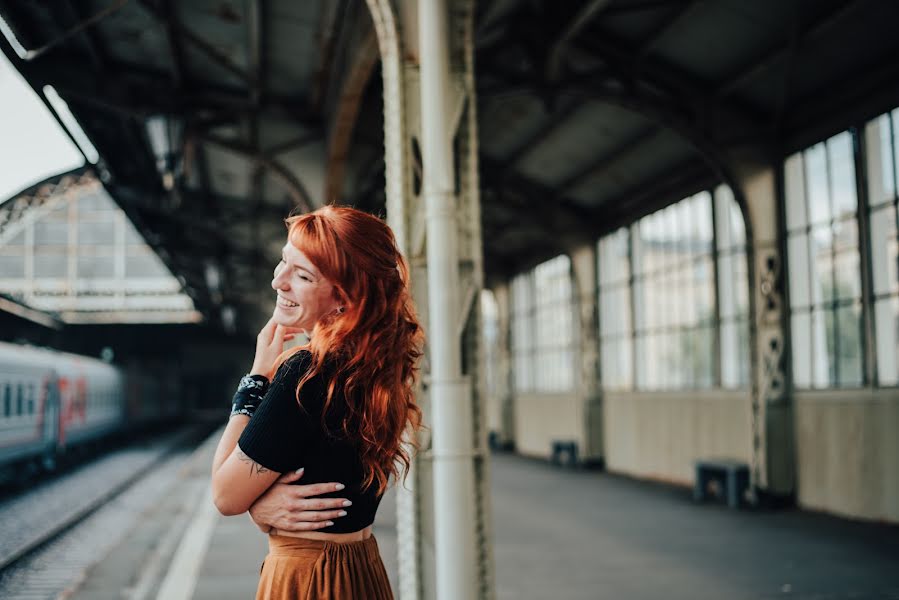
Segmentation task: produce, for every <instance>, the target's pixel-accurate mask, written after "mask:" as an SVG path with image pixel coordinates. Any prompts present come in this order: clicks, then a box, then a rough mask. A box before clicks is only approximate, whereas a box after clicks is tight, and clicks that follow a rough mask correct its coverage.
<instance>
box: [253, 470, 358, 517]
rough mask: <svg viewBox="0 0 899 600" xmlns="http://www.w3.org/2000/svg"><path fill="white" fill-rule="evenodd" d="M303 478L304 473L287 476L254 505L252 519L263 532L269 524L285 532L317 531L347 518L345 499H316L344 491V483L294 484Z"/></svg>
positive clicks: (347, 501) (278, 481) (347, 503)
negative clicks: (334, 521)
mask: <svg viewBox="0 0 899 600" xmlns="http://www.w3.org/2000/svg"><path fill="white" fill-rule="evenodd" d="M302 476H303V473H302V470H300V471H299V472H297V473H285V474H284V475H282V476H281V477H279V478H278V479H277V480H276V481H275V483H274V484H272V487H270V488H269V489H268V490H266V492H265V493H264V494H262V495H261V496H259V498H258V499H257V500H256V502H254V503H253V505H252V506H251V507H250V511H249V512H250V518H252V519H253V521H254V522H255V523H256V524H257V525H259V526H260V528H261V529H263V530H264V528H263V526H265V525H267V526H269V527H271V528H273V529H280V530H283V531H315V530H317V529H322V528H324V527H328V526H330V525H333V520H334V519H339V518H340V517H342V516H344V515H346V510H347V506H349V505H350V504H351V503H350V501H349V500H347V499H346V498H316V496H319V495H321V494H327V493H328V492H334V491H339V490H341V489H343V486H341V484H339V483H312V484H309V485H293V482H294V481H297V480H299V479H300V478H301V477H302ZM340 513H343V514H340Z"/></svg>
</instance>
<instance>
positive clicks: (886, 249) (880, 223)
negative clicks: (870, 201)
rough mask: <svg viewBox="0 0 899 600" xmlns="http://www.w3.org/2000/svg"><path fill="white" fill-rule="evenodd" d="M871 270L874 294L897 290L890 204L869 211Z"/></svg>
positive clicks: (897, 248) (897, 255)
mask: <svg viewBox="0 0 899 600" xmlns="http://www.w3.org/2000/svg"><path fill="white" fill-rule="evenodd" d="M871 270H872V275H873V280H874V293H875V294H877V295H880V294H886V293H889V292H896V291H899V244H897V239H896V209H895V208H894V207H893V205H892V204H887V205H884V206H882V207H880V208H878V209H876V210H874V211H872V212H871Z"/></svg>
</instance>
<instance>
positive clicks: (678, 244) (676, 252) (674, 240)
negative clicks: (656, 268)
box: [661, 204, 689, 266]
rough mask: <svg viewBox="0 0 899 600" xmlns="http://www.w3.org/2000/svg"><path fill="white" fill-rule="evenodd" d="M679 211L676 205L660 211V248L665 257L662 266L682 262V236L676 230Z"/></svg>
mask: <svg viewBox="0 0 899 600" xmlns="http://www.w3.org/2000/svg"><path fill="white" fill-rule="evenodd" d="M678 214H679V209H678V205H677V204H673V205H671V206H669V207H668V208H666V209H665V210H663V211H662V225H661V227H662V233H661V238H662V247H663V248H664V250H665V254H666V257H665V259H664V260H663V262H662V264H663V265H666V266H667V265H675V264H678V263H680V262H683V261H684V258H685V254H684V251H685V250H689V248H685V244H684V243H683V237H684V234H683V232H682V231H680V230H679V228H678V220H679V219H678Z"/></svg>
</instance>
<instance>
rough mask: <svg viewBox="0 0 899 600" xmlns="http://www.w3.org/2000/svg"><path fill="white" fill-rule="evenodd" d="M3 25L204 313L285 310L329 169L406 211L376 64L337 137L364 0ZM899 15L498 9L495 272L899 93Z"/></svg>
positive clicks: (618, 1)
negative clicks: (276, 303) (281, 257)
mask: <svg viewBox="0 0 899 600" xmlns="http://www.w3.org/2000/svg"><path fill="white" fill-rule="evenodd" d="M0 16H2V18H3V22H4V25H3V27H0V29H2V30H3V33H4V36H5V37H6V39H5V40H0V46H2V47H3V50H4V52H5V53H6V54H7V57H8V58H9V60H10V61H11V62H12V63H13V64H14V65H15V66H16V68H17V69H18V70H19V71H20V72H21V73H22V75H23V76H24V77H25V79H26V80H27V81H28V82H29V84H30V85H31V86H32V87H33V88H34V89H35V90H36V91H38V92H39V93H41V94H43V95H44V96H45V97H46V94H47V93H51V94H52V93H56V94H58V96H59V97H60V98H62V99H63V100H64V101H65V102H66V103H67V104H68V106H69V108H70V109H71V111H72V113H73V114H74V116H75V118H76V119H77V121H78V123H79V124H80V126H81V128H82V129H83V130H84V132H85V134H86V135H87V137H88V138H89V139H90V141H91V142H92V144H93V146H94V147H95V148H96V150H97V153H98V155H99V160H98V162H97V164H96V165H95V166H94V170H95V173H96V176H97V177H98V178H99V179H100V180H101V181H102V182H103V184H104V186H105V188H106V190H108V192H109V194H110V195H111V197H112V198H113V199H114V200H115V202H116V203H118V205H119V206H120V207H121V208H122V209H123V210H124V211H125V213H126V214H127V215H128V217H129V218H130V219H131V220H132V221H133V222H134V223H135V225H136V226H137V228H138V230H139V231H140V232H141V233H142V234H143V235H144V237H145V238H146V239H147V240H148V242H149V243H150V245H151V247H153V248H154V250H156V251H157V252H159V251H160V250H161V249H162V248H165V249H166V250H167V253H166V255H165V257H164V260H165V263H166V265H167V266H168V267H169V268H170V269H171V270H172V272H173V273H175V274H177V275H179V276H181V277H182V278H183V279H184V281H185V290H186V291H187V292H188V293H189V294H190V295H191V297H192V299H193V301H194V303H195V304H196V308H197V309H198V310H200V311H202V312H203V313H205V314H207V315H210V316H213V317H216V318H218V316H219V315H221V314H222V313H223V311H224V312H226V313H227V311H226V310H225V309H228V310H231V311H232V313H233V311H234V310H235V309H236V310H237V313H238V314H245V313H246V312H247V311H253V310H255V311H257V312H256V313H255V314H256V315H257V317H258V316H259V315H260V314H261V313H260V307H263V306H266V304H265V303H269V304H268V305H267V306H270V305H271V304H270V303H271V302H272V301H273V298H272V297H271V291H270V289H268V285H269V281H270V272H271V268H272V266H273V265H274V262H275V261H276V260H277V255H278V249H279V248H280V246H281V244H282V243H283V236H284V226H283V224H282V222H281V221H282V219H283V218H284V217H285V216H286V215H287V214H288V213H289V212H290V211H295V210H301V211H303V210H309V209H311V208H314V207H316V206H318V205H320V204H321V203H322V201H323V199H324V198H325V191H324V190H325V187H326V186H325V173H326V171H327V167H326V165H327V163H329V161H334V160H339V161H343V162H344V163H345V165H346V169H345V170H344V171H343V173H344V175H343V183H342V188H341V189H342V191H341V196H340V200H341V201H343V202H346V203H350V204H354V205H356V206H359V207H362V208H366V209H369V210H373V211H375V212H382V211H383V210H384V191H383V133H382V127H383V117H382V101H381V93H382V92H381V84H380V74H379V72H378V70H377V68H374V69H372V70H371V72H370V74H369V75H368V81H367V82H366V83H365V85H364V86H363V88H362V90H363V93H362V99H361V100H360V102H359V107H358V111H357V114H356V115H355V122H354V123H353V124H352V130H353V133H352V141H351V143H350V144H348V150H347V152H346V153H345V154H346V155H345V156H344V155H343V154H340V153H338V154H335V153H333V152H332V150H333V147H332V144H333V136H332V133H333V131H334V127H335V111H336V108H335V107H336V106H338V105H339V99H340V94H341V89H342V88H341V84H342V82H344V80H345V79H346V78H347V76H348V73H351V72H353V67H354V66H355V64H356V63H354V62H353V61H354V60H355V61H358V60H360V57H358V56H354V55H352V54H350V53H349V52H348V51H347V49H348V48H350V47H351V46H353V44H356V42H357V41H358V40H359V39H360V36H365V35H369V36H371V35H373V34H372V24H371V19H370V16H369V15H368V13H367V8H366V6H365V3H364V2H350V1H349V0H339V1H334V2H331V1H324V0H310V1H304V2H288V1H273V2H261V1H259V0H256V1H254V0H249V1H247V2H234V1H223V0H200V1H197V2H183V3H182V2H173V1H164V0H141V1H132V2H124V1H109V0H106V1H102V2H101V1H99V0H92V1H89V2H70V1H64V2H51V3H39V2H13V1H10V0H2V1H0ZM896 22H899V3H896V2H892V1H889V0H816V1H814V2H812V1H801V0H791V1H782V0H761V1H758V2H745V1H743V0H719V1H715V2H708V1H701V0H592V1H586V2H552V1H550V0H496V1H495V2H478V3H476V15H475V31H476V35H475V65H476V82H477V94H478V105H477V114H478V128H479V151H480V176H481V188H482V194H481V198H482V219H483V226H482V231H483V236H484V254H485V266H486V271H487V276H488V280H489V279H490V278H493V277H506V276H508V275H510V274H513V273H515V272H516V271H518V270H521V269H523V268H526V267H529V266H531V265H533V264H536V263H537V262H538V261H541V260H545V259H548V258H551V257H552V256H554V255H556V254H558V253H559V252H562V251H564V250H566V249H568V248H570V247H571V246H572V245H573V244H575V243H581V242H587V241H591V240H593V241H595V240H596V239H597V237H598V236H599V235H601V234H603V233H605V232H608V231H612V230H614V229H615V228H617V227H619V226H621V225H623V224H626V223H628V222H630V221H633V220H634V219H635V218H637V217H639V216H641V215H642V214H646V213H648V212H651V211H652V210H655V209H657V208H660V207H662V206H664V205H666V204H668V203H671V202H675V201H677V200H679V199H680V198H683V197H685V196H688V195H690V194H692V193H695V192H697V191H699V190H701V189H704V188H709V187H711V186H712V185H715V184H717V183H721V182H724V183H727V184H731V185H734V184H735V182H736V181H737V180H738V176H739V175H740V172H741V169H742V170H743V171H745V170H746V167H747V166H750V165H752V164H755V163H759V164H764V163H767V164H769V165H770V164H776V163H777V162H778V161H779V160H781V158H782V157H783V156H785V155H787V154H789V153H790V152H792V151H795V150H797V149H800V148H803V147H805V146H806V145H808V144H811V143H814V142H817V141H820V140H821V139H824V138H825V137H826V136H828V135H830V134H833V133H836V132H838V131H840V130H843V129H846V128H847V127H848V126H851V125H852V124H854V123H863V122H864V120H865V119H867V118H871V117H873V116H875V115H877V114H880V113H882V112H885V111H886V110H889V109H891V108H893V107H894V105H895V104H897V103H899V102H897V99H899V89H897V88H899V61H896V60H895V57H896V56H899V37H897V36H896V35H895V23H896ZM356 46H358V44H356ZM354 47H355V46H354ZM371 48H372V51H373V52H376V51H377V46H376V45H373V46H371ZM362 58H364V57H362ZM369 58H370V57H369ZM372 62H376V61H372ZM46 86H50V91H49V92H48V91H47V90H46ZM340 125H341V126H345V123H342V122H341V123H340ZM738 167H739V168H738ZM735 194H736V196H737V199H738V201H739V200H740V198H741V196H740V194H741V192H740V190H739V189H736V190H735ZM210 273H216V274H217V275H216V276H214V277H210V276H209V274H210ZM262 312H264V311H262ZM253 322H254V324H255V323H258V318H257V319H255V320H254V321H253Z"/></svg>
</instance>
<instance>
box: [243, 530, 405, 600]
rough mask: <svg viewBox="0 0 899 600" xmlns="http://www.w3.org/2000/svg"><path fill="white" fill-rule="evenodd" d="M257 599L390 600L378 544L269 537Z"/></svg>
mask: <svg viewBox="0 0 899 600" xmlns="http://www.w3.org/2000/svg"><path fill="white" fill-rule="evenodd" d="M268 550H269V552H268V556H266V557H265V561H264V562H263V563H262V571H261V573H260V579H259V588H258V589H257V590H256V600H300V599H302V600H324V599H326V598H327V599H331V600H357V599H358V600H363V599H364V600H393V592H392V591H391V590H390V581H389V580H388V579H387V570H386V569H385V568H384V563H383V562H382V561H381V554H380V552H379V551H378V542H377V541H375V537H374V536H372V537H370V538H368V539H367V540H364V541H361V542H350V543H347V544H337V543H334V542H325V541H321V540H307V539H303V538H295V537H290V536H284V535H270V536H269V538H268Z"/></svg>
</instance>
